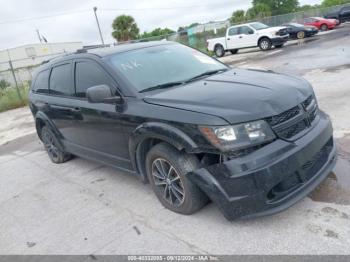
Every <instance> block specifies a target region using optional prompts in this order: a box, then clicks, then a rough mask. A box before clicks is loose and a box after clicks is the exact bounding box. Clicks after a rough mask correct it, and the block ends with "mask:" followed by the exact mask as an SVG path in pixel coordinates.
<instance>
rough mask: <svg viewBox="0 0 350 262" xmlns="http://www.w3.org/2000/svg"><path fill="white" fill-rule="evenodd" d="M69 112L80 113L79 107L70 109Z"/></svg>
mask: <svg viewBox="0 0 350 262" xmlns="http://www.w3.org/2000/svg"><path fill="white" fill-rule="evenodd" d="M70 110H72V111H73V112H80V107H74V108H71V109H70Z"/></svg>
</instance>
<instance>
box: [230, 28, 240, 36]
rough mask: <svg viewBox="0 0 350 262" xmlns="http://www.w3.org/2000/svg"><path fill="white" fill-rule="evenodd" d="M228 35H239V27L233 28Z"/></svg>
mask: <svg viewBox="0 0 350 262" xmlns="http://www.w3.org/2000/svg"><path fill="white" fill-rule="evenodd" d="M228 35H238V27H232V28H230V29H229V30H228Z"/></svg>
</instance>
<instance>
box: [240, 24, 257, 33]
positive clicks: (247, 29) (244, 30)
mask: <svg viewBox="0 0 350 262" xmlns="http://www.w3.org/2000/svg"><path fill="white" fill-rule="evenodd" d="M239 34H240V35H251V34H254V31H253V29H251V28H250V27H248V26H241V27H240V28H239Z"/></svg>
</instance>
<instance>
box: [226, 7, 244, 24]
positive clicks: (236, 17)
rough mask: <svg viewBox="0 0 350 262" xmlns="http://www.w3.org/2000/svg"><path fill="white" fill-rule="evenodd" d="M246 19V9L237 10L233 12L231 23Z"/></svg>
mask: <svg viewBox="0 0 350 262" xmlns="http://www.w3.org/2000/svg"><path fill="white" fill-rule="evenodd" d="M244 21H246V17H245V11H244V10H236V11H234V12H233V13H232V16H231V17H230V22H231V24H238V23H242V22H244Z"/></svg>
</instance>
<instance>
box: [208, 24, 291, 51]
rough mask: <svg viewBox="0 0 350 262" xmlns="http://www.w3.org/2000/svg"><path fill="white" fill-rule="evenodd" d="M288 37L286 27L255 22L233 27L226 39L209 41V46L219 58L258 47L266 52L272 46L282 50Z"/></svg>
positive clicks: (230, 28)
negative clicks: (227, 53)
mask: <svg viewBox="0 0 350 262" xmlns="http://www.w3.org/2000/svg"><path fill="white" fill-rule="evenodd" d="M288 37H289V35H288V32H287V28H286V27H269V26H267V25H265V24H262V23H259V22H255V23H249V24H242V25H235V26H231V27H229V28H228V29H227V31H226V36H225V37H220V38H214V39H208V40H207V46H208V50H209V51H214V53H215V55H216V56H217V57H222V56H224V55H225V52H226V51H230V52H231V53H232V54H236V53H237V52H238V50H239V49H242V48H249V47H256V46H258V47H260V49H261V50H264V51H265V50H269V49H271V47H272V46H275V47H277V48H280V47H282V46H283V45H284V44H285V42H287V41H288Z"/></svg>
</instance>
